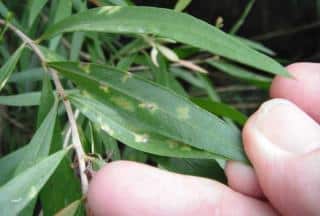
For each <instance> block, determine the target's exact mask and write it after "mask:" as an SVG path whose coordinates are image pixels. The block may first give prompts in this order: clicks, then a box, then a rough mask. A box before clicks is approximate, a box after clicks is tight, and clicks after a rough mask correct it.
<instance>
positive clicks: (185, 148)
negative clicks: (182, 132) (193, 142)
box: [180, 144, 191, 151]
mask: <svg viewBox="0 0 320 216" xmlns="http://www.w3.org/2000/svg"><path fill="white" fill-rule="evenodd" d="M180 149H181V150H182V151H191V147H190V146H188V145H186V144H184V145H182V146H181V147H180Z"/></svg>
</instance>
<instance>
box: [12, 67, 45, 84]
mask: <svg viewBox="0 0 320 216" xmlns="http://www.w3.org/2000/svg"><path fill="white" fill-rule="evenodd" d="M43 74H44V70H43V68H31V69H27V70H24V71H21V72H18V73H14V74H12V75H11V77H10V79H9V80H8V83H24V82H29V81H39V80H41V79H42V78H43Z"/></svg>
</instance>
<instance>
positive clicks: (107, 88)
mask: <svg viewBox="0 0 320 216" xmlns="http://www.w3.org/2000/svg"><path fill="white" fill-rule="evenodd" d="M99 88H100V89H101V90H102V91H104V92H105V93H109V91H110V90H109V87H108V86H107V85H106V84H100V86H99Z"/></svg>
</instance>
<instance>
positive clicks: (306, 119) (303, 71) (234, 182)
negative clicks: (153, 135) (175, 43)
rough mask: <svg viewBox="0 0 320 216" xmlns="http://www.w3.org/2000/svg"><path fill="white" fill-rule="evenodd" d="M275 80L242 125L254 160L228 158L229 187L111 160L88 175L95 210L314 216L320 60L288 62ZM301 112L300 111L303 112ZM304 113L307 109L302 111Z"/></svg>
mask: <svg viewBox="0 0 320 216" xmlns="http://www.w3.org/2000/svg"><path fill="white" fill-rule="evenodd" d="M288 70H289V72H290V73H291V74H292V75H294V77H295V79H286V78H282V77H276V78H275V79H274V81H273V83H272V87H271V90H270V94H271V97H280V98H285V99H288V100H290V101H292V102H294V103H295V104H296V105H297V106H298V107H299V108H298V107H297V106H296V105H294V104H293V103H291V102H289V101H288V100H284V99H272V100H269V101H268V102H266V103H264V104H263V105H262V106H261V107H260V108H259V110H258V111H257V112H256V113H254V114H253V115H252V116H251V117H250V118H249V120H248V122H247V123H246V125H245V127H244V129H243V133H242V135H243V142H244V148H245V151H246V153H247V155H248V157H249V159H250V161H251V163H252V165H253V168H252V167H249V166H246V165H244V164H241V163H240V162H234V161H231V162H228V164H227V166H226V169H225V172H226V175H227V177H228V184H229V187H228V186H226V185H223V184H221V183H219V182H215V181H212V180H209V179H205V178H200V177H193V176H186V175H180V174H175V173H170V172H167V171H164V170H159V169H157V168H154V167H151V166H147V165H143V164H138V163H134V162H128V161H118V162H112V163H109V164H108V165H106V166H105V167H104V168H102V169H101V170H100V171H99V172H97V173H96V174H95V176H94V177H93V179H92V181H91V183H90V186H89V192H88V205H89V207H90V209H91V211H92V212H93V214H94V215H115V216H126V215H130V216H131V215H132V216H134V215H139V216H140V215H152V216H166V215H176V216H179V215H183V216H188V215H201V216H202V215H204V216H206V215H277V214H278V213H281V214H283V215H319V214H320V205H319V200H320V169H319V164H320V150H319V147H320V126H319V124H318V123H316V121H317V122H320V64H311V63H298V64H293V65H290V66H289V67H288ZM302 110H303V111H304V112H303V111H302ZM306 113H307V114H306Z"/></svg>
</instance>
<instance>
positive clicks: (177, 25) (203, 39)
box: [41, 6, 289, 76]
mask: <svg viewBox="0 0 320 216" xmlns="http://www.w3.org/2000/svg"><path fill="white" fill-rule="evenodd" d="M173 20H174V22H172V21H173ZM190 29H192V31H190ZM73 31H98V32H109V33H126V34H128V33H136V34H154V35H157V36H161V37H165V38H170V39H173V40H175V41H178V42H182V43H185V44H189V45H192V46H194V47H198V48H200V49H203V50H207V51H210V52H212V53H214V54H216V55H219V56H223V57H225V58H228V59H231V60H234V61H237V62H239V63H242V64H246V65H249V66H252V67H254V68H257V69H260V70H263V71H267V72H270V73H274V74H282V75H286V76H289V75H288V72H287V71H286V70H285V69H284V68H283V67H282V66H281V65H280V64H279V63H277V62H276V61H274V60H273V59H271V58H269V57H267V56H265V55H263V54H261V53H259V52H257V51H255V50H253V49H251V48H249V47H248V46H246V45H245V44H243V43H242V42H241V41H239V40H237V39H236V38H234V37H231V36H229V35H228V34H226V33H224V32H222V31H220V30H219V29H217V28H215V27H214V26H211V25H209V24H208V23H206V22H204V21H201V20H199V19H196V18H194V17H192V16H190V15H187V14H183V13H178V12H175V11H173V10H168V9H162V8H153V7H135V6H130V7H121V6H106V7H101V8H95V9H90V10H87V11H85V12H82V13H79V14H76V15H73V16H70V17H68V18H66V19H64V20H62V21H60V22H59V23H57V24H55V25H53V26H52V27H51V28H49V29H48V30H47V31H46V32H45V33H44V34H43V35H42V37H41V38H42V39H46V38H50V37H52V36H55V35H57V34H60V33H62V32H73Z"/></svg>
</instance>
